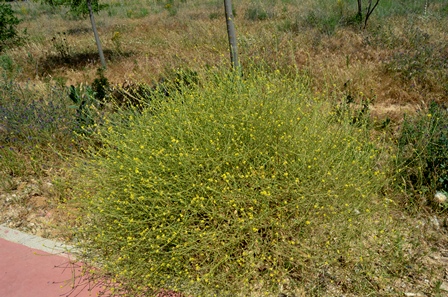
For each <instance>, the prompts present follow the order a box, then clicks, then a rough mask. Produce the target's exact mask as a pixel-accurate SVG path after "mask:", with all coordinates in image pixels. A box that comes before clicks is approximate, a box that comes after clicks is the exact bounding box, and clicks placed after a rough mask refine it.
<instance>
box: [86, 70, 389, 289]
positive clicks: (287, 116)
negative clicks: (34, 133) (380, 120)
mask: <svg viewBox="0 0 448 297" xmlns="http://www.w3.org/2000/svg"><path fill="white" fill-rule="evenodd" d="M152 102H153V103H152V104H153V105H152V108H150V109H147V110H145V111H144V112H143V113H142V114H134V115H129V117H128V118H127V119H126V120H125V121H122V122H121V123H120V124H117V123H110V125H108V126H107V127H104V128H103V129H101V131H100V132H99V137H100V138H101V141H102V144H103V145H102V147H101V148H99V149H96V150H95V151H94V158H93V160H92V162H91V164H88V165H87V168H84V169H87V170H85V173H84V174H85V180H83V181H82V182H83V184H84V186H85V188H90V189H92V190H90V191H87V193H86V195H84V196H83V197H82V198H80V199H79V201H80V202H81V203H82V204H83V205H84V209H85V212H84V213H83V215H81V216H80V222H81V226H80V228H79V229H78V232H79V234H81V235H82V236H83V241H82V243H81V245H82V247H84V248H86V249H87V251H88V253H89V255H90V257H93V256H92V255H95V258H96V259H97V260H96V261H99V262H101V263H103V268H104V269H105V270H106V271H109V272H111V273H112V274H113V275H114V276H116V277H117V278H118V279H120V280H121V281H122V282H124V283H125V284H128V287H127V288H128V289H131V290H133V293H132V294H134V296H135V295H136V294H138V292H140V293H142V292H146V293H145V294H147V292H148V291H147V290H157V289H159V288H162V287H163V288H167V289H172V290H176V291H182V292H185V293H186V294H191V295H193V296H213V295H216V296H235V295H237V294H238V293H241V294H243V296H248V292H253V291H254V290H255V291H260V292H265V293H278V290H279V287H278V286H279V284H285V283H289V284H291V283H292V282H297V281H300V280H301V279H302V278H303V277H305V276H306V274H307V272H311V271H313V270H315V269H317V267H321V266H322V265H328V262H329V261H330V262H331V261H337V258H338V257H340V255H338V253H339V252H340V251H345V254H344V257H347V258H346V259H347V262H350V260H348V259H357V258H359V257H360V256H361V255H362V254H363V252H364V249H363V248H362V247H361V246H360V242H361V238H362V230H363V227H364V225H363V224H364V223H366V224H367V221H368V218H370V217H371V216H372V213H373V212H374V210H375V209H377V208H378V207H377V204H376V198H377V194H376V193H377V192H378V190H379V188H380V186H381V184H382V182H383V175H382V174H381V173H380V172H379V170H377V169H375V159H376V156H377V151H376V150H375V149H374V147H373V145H372V144H371V143H370V141H369V139H368V134H367V133H365V130H364V129H363V128H359V127H354V126H351V125H349V124H345V123H342V122H341V123H335V122H334V121H332V120H331V119H332V118H333V117H331V112H330V110H329V109H327V108H326V104H325V103H322V102H320V99H319V98H318V97H313V96H312V95H311V93H310V92H309V90H308V88H307V86H306V83H305V79H302V78H295V79H291V78H285V77H284V76H281V75H280V74H279V73H278V72H276V73H274V74H264V73H262V72H258V73H255V74H254V75H251V74H249V75H247V76H246V77H245V79H244V80H242V79H241V78H240V77H235V76H233V75H226V74H217V75H216V76H215V79H214V80H209V81H206V82H204V83H203V85H202V87H198V88H197V89H194V90H185V92H182V95H181V94H180V93H179V94H178V95H175V96H174V98H172V99H171V98H170V99H166V98H159V99H158V100H153V101H152ZM84 166H85V165H84ZM89 185H90V187H89ZM376 215H378V214H376ZM352 218H353V219H352ZM98 259H100V260H98ZM353 261H355V260H353ZM325 263H326V264H325ZM126 280H127V281H126Z"/></svg>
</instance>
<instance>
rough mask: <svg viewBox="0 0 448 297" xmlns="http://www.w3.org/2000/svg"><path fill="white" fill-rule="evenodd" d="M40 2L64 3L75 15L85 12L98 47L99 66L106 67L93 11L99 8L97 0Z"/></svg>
mask: <svg viewBox="0 0 448 297" xmlns="http://www.w3.org/2000/svg"><path fill="white" fill-rule="evenodd" d="M42 2H44V3H47V4H50V5H51V6H56V5H65V6H69V7H70V11H71V12H72V13H74V14H75V15H83V16H85V15H86V14H88V15H89V17H90V23H91V24H92V31H93V35H94V36H95V42H96V46H97V48H98V54H99V56H100V61H101V66H102V67H103V68H106V59H105V58H104V52H103V48H102V46H101V41H100V38H99V35H98V30H97V29H96V25H95V17H94V12H98V10H99V9H100V5H99V3H98V0H59V1H54V0H42Z"/></svg>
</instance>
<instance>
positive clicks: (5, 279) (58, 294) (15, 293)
mask: <svg viewBox="0 0 448 297" xmlns="http://www.w3.org/2000/svg"><path fill="white" fill-rule="evenodd" d="M75 266H76V265H74V264H71V263H70V259H69V258H68V257H67V256H64V255H52V254H48V253H46V252H43V251H39V250H36V249H32V248H29V247H26V246H24V245H21V244H17V243H13V242H10V241H7V240H5V239H3V238H0V297H62V296H63V297H65V296H70V297H75V296H76V297H87V296H98V293H99V292H100V290H99V288H93V290H90V289H89V288H88V287H87V286H78V287H76V289H75V290H73V289H72V285H73V284H74V282H75V283H79V281H80V280H79V278H76V280H74V278H73V276H74V275H75V276H79V275H80V273H79V268H76V267H77V266H76V267H75Z"/></svg>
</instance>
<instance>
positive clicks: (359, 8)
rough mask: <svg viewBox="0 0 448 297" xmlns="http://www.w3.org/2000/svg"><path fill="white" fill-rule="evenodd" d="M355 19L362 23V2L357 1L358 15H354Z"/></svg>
mask: <svg viewBox="0 0 448 297" xmlns="http://www.w3.org/2000/svg"><path fill="white" fill-rule="evenodd" d="M356 18H357V19H358V21H359V22H360V23H361V22H362V0H358V13H357V14H356Z"/></svg>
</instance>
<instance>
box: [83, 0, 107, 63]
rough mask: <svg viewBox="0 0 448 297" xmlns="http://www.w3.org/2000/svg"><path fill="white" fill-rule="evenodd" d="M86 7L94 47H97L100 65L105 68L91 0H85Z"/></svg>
mask: <svg viewBox="0 0 448 297" xmlns="http://www.w3.org/2000/svg"><path fill="white" fill-rule="evenodd" d="M87 7H88V8H89V17H90V23H91V24H92V30H93V35H94V36H95V42H96V47H97V48H98V53H99V55H100V61H101V66H103V68H106V59H105V58H104V52H103V48H102V46H101V40H100V37H99V36H98V30H97V29H96V25H95V17H94V16H93V10H92V2H91V0H87Z"/></svg>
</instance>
